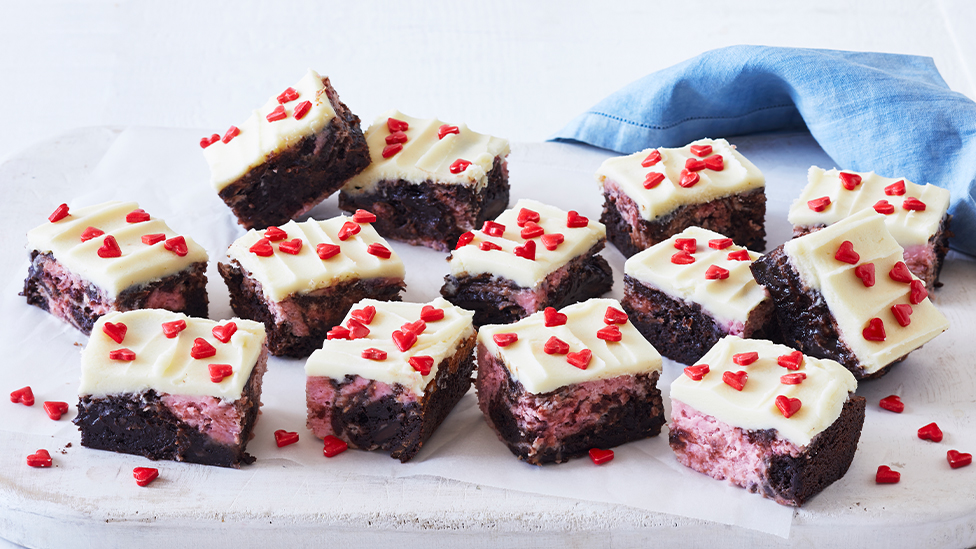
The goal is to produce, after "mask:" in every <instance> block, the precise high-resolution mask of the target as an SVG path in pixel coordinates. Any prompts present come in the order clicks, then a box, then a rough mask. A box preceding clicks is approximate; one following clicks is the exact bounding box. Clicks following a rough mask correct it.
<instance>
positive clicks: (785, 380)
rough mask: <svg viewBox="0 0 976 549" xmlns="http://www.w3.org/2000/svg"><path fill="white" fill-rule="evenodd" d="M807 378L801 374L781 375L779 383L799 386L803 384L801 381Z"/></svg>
mask: <svg viewBox="0 0 976 549" xmlns="http://www.w3.org/2000/svg"><path fill="white" fill-rule="evenodd" d="M806 378H807V375H806V374H805V373H803V372H794V373H792V374H783V375H781V376H779V382H780V383H782V384H783V385H799V384H801V383H803V380H804V379H806Z"/></svg>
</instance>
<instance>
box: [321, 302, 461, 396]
mask: <svg viewBox="0 0 976 549" xmlns="http://www.w3.org/2000/svg"><path fill="white" fill-rule="evenodd" d="M425 305H430V306H431V307H434V308H435V309H441V310H443V311H444V318H443V319H441V320H433V321H427V322H426V324H427V327H426V329H425V330H424V331H423V333H421V334H420V335H419V336H417V342H416V343H415V344H414V345H413V346H412V347H411V348H409V349H407V350H406V351H405V352H404V351H400V349H399V348H398V347H397V346H396V344H395V343H394V342H393V338H392V334H393V332H394V331H396V330H400V329H401V327H402V326H403V325H404V324H406V323H410V322H416V321H417V320H419V319H420V314H421V310H422V309H423V308H424V306H425ZM367 306H373V307H375V308H376V316H374V317H373V320H372V322H370V323H369V324H368V325H366V327H367V328H369V335H367V336H366V337H364V338H360V339H351V340H350V339H327V340H326V341H325V343H324V344H323V345H322V348H321V349H319V350H317V351H315V352H313V353H312V355H311V356H309V357H308V360H307V361H306V362H305V375H307V376H309V377H318V376H321V377H328V378H332V379H338V380H341V379H342V378H343V377H345V376H346V375H347V374H349V375H358V376H362V377H364V378H366V379H372V380H376V381H382V382H384V383H388V384H391V385H392V384H394V383H399V384H400V385H403V386H404V387H406V388H408V389H409V390H411V391H413V392H414V394H416V395H423V394H424V391H425V389H426V387H427V384H428V383H430V381H431V380H432V379H434V377H435V376H436V375H437V368H438V365H439V364H440V363H441V361H442V360H444V359H445V358H449V357H452V356H454V354H455V353H456V352H457V348H458V345H460V344H462V343H463V342H464V341H465V340H467V339H468V338H469V337H471V336H472V335H474V327H473V324H472V322H471V319H472V318H474V313H473V312H471V311H467V310H465V309H462V308H460V307H455V306H454V305H452V304H451V303H450V302H448V301H447V300H445V299H443V298H440V297H438V298H437V299H435V300H433V301H431V302H430V303H403V302H397V301H376V300H374V299H364V300H362V301H360V302H359V303H357V304H356V305H354V306H353V308H352V310H350V311H349V314H347V315H346V318H345V319H344V320H343V322H342V323H343V325H346V324H347V323H348V322H349V319H350V318H352V313H353V312H354V311H357V310H360V309H363V308H364V307H367ZM366 349H380V350H382V351H386V353H387V357H386V359H385V360H370V359H366V358H363V357H362V353H363V351H364V350H366ZM414 356H429V357H431V358H432V359H434V365H433V367H432V368H431V369H430V373H429V374H427V375H426V376H424V375H421V374H420V372H418V371H417V370H415V369H414V368H413V366H411V365H410V364H409V363H408V362H407V361H408V360H409V359H410V357H414Z"/></svg>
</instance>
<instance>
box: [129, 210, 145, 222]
mask: <svg viewBox="0 0 976 549" xmlns="http://www.w3.org/2000/svg"><path fill="white" fill-rule="evenodd" d="M144 221H149V214H148V213H146V210H143V209H142V208H139V209H138V210H132V211H131V212H129V213H127V214H126V215H125V222H126V223H142V222H144Z"/></svg>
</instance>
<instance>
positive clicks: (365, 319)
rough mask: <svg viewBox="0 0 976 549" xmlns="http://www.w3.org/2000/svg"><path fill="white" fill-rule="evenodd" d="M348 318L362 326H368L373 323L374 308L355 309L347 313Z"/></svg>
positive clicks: (369, 306) (368, 306) (370, 306)
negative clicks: (353, 319) (360, 323)
mask: <svg viewBox="0 0 976 549" xmlns="http://www.w3.org/2000/svg"><path fill="white" fill-rule="evenodd" d="M349 317H350V318H355V319H356V320H358V321H360V322H362V323H363V324H369V323H370V322H373V318H375V317H376V307H374V306H372V305H367V306H365V307H363V308H362V309H356V310H354V311H352V312H351V313H349Z"/></svg>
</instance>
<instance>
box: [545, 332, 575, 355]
mask: <svg viewBox="0 0 976 549" xmlns="http://www.w3.org/2000/svg"><path fill="white" fill-rule="evenodd" d="M542 350H543V351H545V353H546V354H547V355H564V354H566V353H568V352H569V343H566V342H565V341H563V340H561V339H559V338H558V337H556V336H552V337H550V338H549V339H548V340H547V341H546V344H545V345H543V346H542Z"/></svg>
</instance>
